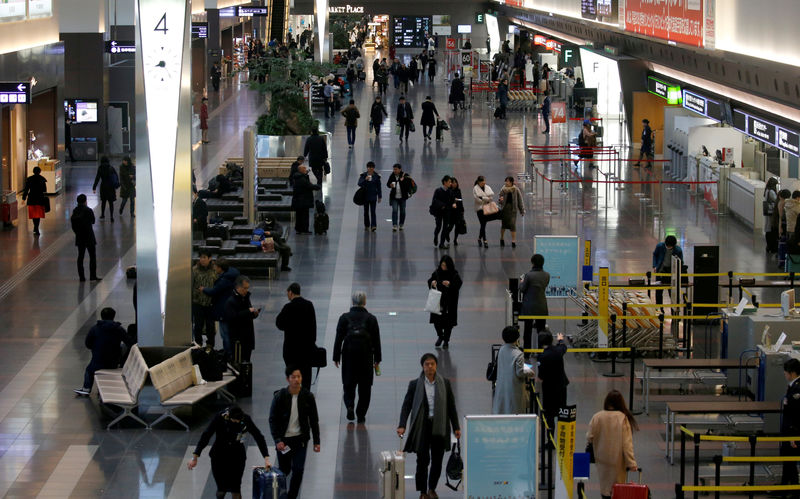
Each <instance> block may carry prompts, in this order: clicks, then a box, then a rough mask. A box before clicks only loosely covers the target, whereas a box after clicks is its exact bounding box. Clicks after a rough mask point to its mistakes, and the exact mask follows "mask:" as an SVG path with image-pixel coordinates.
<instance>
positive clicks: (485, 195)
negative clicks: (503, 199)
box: [472, 175, 499, 248]
mask: <svg viewBox="0 0 800 499" xmlns="http://www.w3.org/2000/svg"><path fill="white" fill-rule="evenodd" d="M472 197H473V198H474V199H475V212H476V214H477V215H478V222H479V223H480V225H481V228H480V231H479V232H478V246H481V245H483V247H484V248H488V247H489V241H488V239H487V238H486V223H487V222H490V221H492V220H497V219H498V218H499V211H496V212H495V213H489V214H486V213H485V212H484V210H485V209H487V208H486V207H488V208H489V210H490V211H491V208H492V206H491V205H492V204H494V191H493V190H492V188H491V187H489V186H488V185H487V184H486V179H485V178H484V176H483V175H478V178H476V179H475V183H474V184H473V185H472ZM494 208H497V205H496V204H494Z"/></svg>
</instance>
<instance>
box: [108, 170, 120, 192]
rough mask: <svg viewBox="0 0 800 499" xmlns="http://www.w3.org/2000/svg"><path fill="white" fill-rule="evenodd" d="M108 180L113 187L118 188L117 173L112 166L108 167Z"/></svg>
mask: <svg viewBox="0 0 800 499" xmlns="http://www.w3.org/2000/svg"><path fill="white" fill-rule="evenodd" d="M108 182H109V183H110V184H111V185H112V186H114V189H119V175H117V170H115V169H114V167H113V166H110V167H109V168H108Z"/></svg>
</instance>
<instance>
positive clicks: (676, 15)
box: [625, 0, 704, 47]
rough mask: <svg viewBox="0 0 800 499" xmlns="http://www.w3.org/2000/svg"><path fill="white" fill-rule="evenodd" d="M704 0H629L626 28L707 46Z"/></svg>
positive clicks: (634, 31) (675, 40)
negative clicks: (704, 39) (704, 24)
mask: <svg viewBox="0 0 800 499" xmlns="http://www.w3.org/2000/svg"><path fill="white" fill-rule="evenodd" d="M703 2H704V0H626V2H625V29H626V30H627V31H631V32H633V33H638V34H641V35H645V36H651V37H653V38H660V39H662V40H671V41H674V42H678V43H685V44H687V45H692V46H694V47H702V46H703V21H704V10H703Z"/></svg>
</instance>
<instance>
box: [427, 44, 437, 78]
mask: <svg viewBox="0 0 800 499" xmlns="http://www.w3.org/2000/svg"><path fill="white" fill-rule="evenodd" d="M428 50H429V51H431V50H432V49H428ZM435 77H436V59H435V58H434V57H433V52H431V55H430V58H429V59H428V81H429V82H433V79H434V78H435Z"/></svg>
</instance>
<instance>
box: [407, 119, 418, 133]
mask: <svg viewBox="0 0 800 499" xmlns="http://www.w3.org/2000/svg"><path fill="white" fill-rule="evenodd" d="M408 130H409V131H411V132H416V131H417V129H416V128H415V127H414V122H413V121H412V122H410V123H409V124H408Z"/></svg>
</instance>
